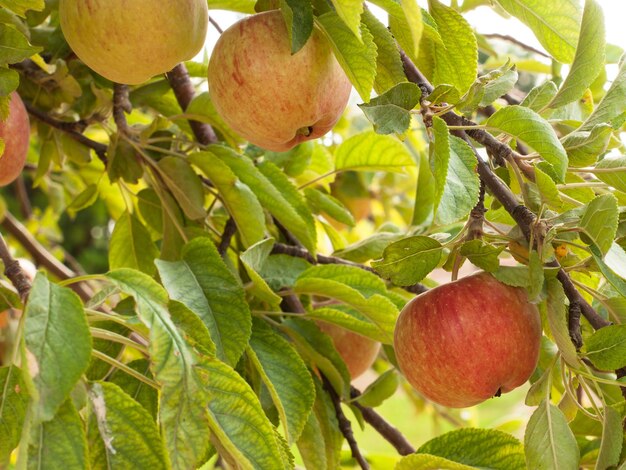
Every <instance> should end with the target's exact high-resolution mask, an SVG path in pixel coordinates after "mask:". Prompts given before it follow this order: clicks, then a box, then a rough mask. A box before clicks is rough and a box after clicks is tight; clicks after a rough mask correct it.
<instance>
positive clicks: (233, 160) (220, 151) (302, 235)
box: [208, 145, 316, 253]
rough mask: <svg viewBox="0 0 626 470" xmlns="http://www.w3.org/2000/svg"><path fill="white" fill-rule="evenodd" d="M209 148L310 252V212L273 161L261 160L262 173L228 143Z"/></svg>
mask: <svg viewBox="0 0 626 470" xmlns="http://www.w3.org/2000/svg"><path fill="white" fill-rule="evenodd" d="M208 150H209V151H210V152H211V153H213V154H215V155H217V156H218V157H219V158H220V159H221V160H222V161H223V162H224V163H226V164H227V165H228V166H229V167H230V169H231V170H232V171H233V172H234V173H235V174H236V175H237V177H238V178H239V179H240V180H241V181H242V182H243V183H244V184H246V185H247V186H248V187H249V188H250V189H252V191H253V192H254V195H255V196H256V197H257V198H258V200H259V202H260V203H261V205H263V207H265V208H266V209H267V210H268V211H269V212H270V213H271V214H272V215H273V216H274V217H276V219H277V220H278V221H279V222H280V223H281V224H283V225H284V226H285V227H286V228H287V230H289V231H290V232H291V233H293V234H294V235H295V236H296V238H298V240H300V241H301V242H302V244H303V245H304V246H305V247H306V248H307V249H308V250H309V252H311V253H315V251H316V249H315V248H316V246H315V222H314V220H313V216H312V215H311V213H310V211H309V210H308V208H306V203H305V202H304V200H303V198H302V195H301V194H300V193H299V192H298V191H297V190H296V188H295V187H294V186H293V185H292V184H291V182H290V181H289V180H288V179H287V177H286V176H284V175H283V174H282V173H281V171H280V170H279V169H278V168H277V167H276V166H275V165H273V164H271V163H268V162H266V163H264V166H263V168H264V173H262V172H261V170H260V169H259V168H257V167H256V166H255V165H254V163H253V162H252V161H251V160H249V159H247V158H242V157H241V156H240V155H238V154H237V153H235V152H234V151H232V150H231V149H228V148H227V147H223V146H220V145H211V146H209V147H208ZM270 165H271V166H270ZM270 177H271V178H270Z"/></svg>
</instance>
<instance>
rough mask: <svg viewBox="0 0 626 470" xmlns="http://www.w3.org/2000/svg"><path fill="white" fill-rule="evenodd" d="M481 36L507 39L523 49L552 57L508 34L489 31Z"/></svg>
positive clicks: (548, 57)
mask: <svg viewBox="0 0 626 470" xmlns="http://www.w3.org/2000/svg"><path fill="white" fill-rule="evenodd" d="M482 36H484V37H486V38H490V39H501V40H503V41H508V42H510V43H513V44H515V45H516V46H519V47H521V48H522V49H525V50H527V51H529V52H532V53H534V54H537V55H540V56H541V57H545V58H547V59H552V57H551V56H550V55H548V54H546V53H545V52H543V51H540V50H539V49H535V48H534V47H532V46H529V45H528V44H526V43H523V42H522V41H520V40H518V39H515V38H514V37H513V36H509V35H508V34H498V33H489V34H483V35H482Z"/></svg>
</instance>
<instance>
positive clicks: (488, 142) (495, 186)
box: [400, 51, 610, 329]
mask: <svg viewBox="0 0 626 470" xmlns="http://www.w3.org/2000/svg"><path fill="white" fill-rule="evenodd" d="M400 55H401V58H402V63H403V66H404V71H405V73H406V76H407V78H408V79H409V81H411V82H414V83H416V84H417V85H418V86H419V87H420V89H421V90H422V92H423V93H422V99H426V98H427V96H428V94H429V93H431V92H432V90H433V86H432V85H431V84H430V83H429V82H428V80H427V79H426V78H425V77H424V75H423V74H422V73H421V72H420V71H419V69H418V68H417V67H416V66H415V64H413V62H411V59H409V58H408V57H407V55H406V54H405V53H404V52H402V51H400ZM441 117H442V118H443V119H444V120H445V121H446V123H447V124H449V125H454V126H459V125H460V126H475V125H476V123H474V122H472V121H470V120H469V119H465V118H463V117H461V116H459V115H457V114H455V113H453V112H448V113H446V114H444V115H442V116H441ZM453 132H454V134H455V135H457V136H459V137H461V138H462V139H464V140H465V141H468V137H467V136H468V135H469V136H470V137H471V138H472V139H474V140H475V141H477V142H479V143H481V144H483V145H484V146H485V148H486V149H487V152H488V153H489V155H490V156H492V157H493V158H494V159H495V160H496V162H498V160H509V159H510V158H515V152H514V151H513V150H512V149H511V148H510V147H509V146H508V145H506V144H504V143H502V142H500V141H499V140H497V139H496V138H495V137H493V136H492V135H491V134H489V133H488V132H487V131H485V130H482V129H469V130H466V131H453ZM473 150H474V154H475V155H476V159H477V161H478V166H477V170H478V174H479V176H480V179H481V180H482V181H483V182H484V183H485V185H486V187H487V188H489V190H490V191H491V193H492V194H493V195H494V197H495V198H496V199H497V200H498V201H500V203H501V204H502V205H503V207H504V208H505V210H506V211H507V212H508V213H509V214H510V215H511V216H512V217H513V219H514V220H515V222H516V223H517V225H518V226H519V227H520V229H521V230H522V232H523V233H524V236H525V238H526V240H528V241H529V242H530V240H531V239H532V240H533V241H534V243H535V245H537V243H538V242H539V243H541V238H542V237H541V235H542V234H541V233H539V234H538V233H537V232H536V230H537V229H538V228H539V229H540V230H539V232H542V231H543V230H545V227H543V226H542V224H541V223H540V221H539V222H538V221H537V217H536V216H535V214H533V213H532V212H531V211H530V210H529V209H528V208H527V207H526V206H524V205H523V204H520V203H519V201H518V200H517V197H516V196H515V194H513V192H511V190H510V189H509V187H508V186H506V184H504V182H502V180H500V178H498V177H497V176H496V174H495V173H494V172H493V171H492V169H491V167H490V166H489V164H488V163H487V162H485V161H484V160H483V159H482V158H481V157H480V155H478V153H477V152H476V150H475V149H473ZM537 235H540V236H537ZM547 266H548V267H556V268H559V271H558V274H557V278H558V279H559V281H560V282H561V284H562V285H563V289H564V291H565V295H566V296H567V298H568V299H569V301H570V304H572V303H578V304H579V305H580V308H581V311H582V314H583V315H584V316H585V318H586V319H587V320H588V321H589V323H590V324H591V325H592V326H593V327H594V328H595V329H599V328H602V327H604V326H607V325H610V322H608V321H607V320H605V319H604V318H602V317H601V316H600V315H598V313H597V312H596V311H595V310H594V309H593V307H592V306H591V305H589V303H588V302H587V301H586V300H585V299H584V298H583V296H582V295H581V294H580V292H578V290H577V289H576V287H575V286H574V284H573V282H572V280H571V279H570V277H569V275H568V274H567V273H566V272H565V271H564V270H563V269H561V266H560V264H559V262H558V261H556V260H554V261H551V262H550V263H548V264H547Z"/></svg>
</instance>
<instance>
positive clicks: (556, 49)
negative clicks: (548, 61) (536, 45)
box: [498, 0, 581, 64]
mask: <svg viewBox="0 0 626 470" xmlns="http://www.w3.org/2000/svg"><path fill="white" fill-rule="evenodd" d="M498 3H499V4H500V5H501V6H502V7H503V8H504V9H505V10H506V11H507V12H509V13H510V14H511V15H513V16H515V17H516V18H517V19H519V20H520V21H521V22H522V23H524V24H525V25H526V26H528V27H529V28H530V29H532V31H533V33H535V36H536V37H537V39H538V40H539V42H540V43H541V45H542V46H543V47H545V48H546V50H547V51H548V52H549V53H550V55H552V56H553V57H554V58H555V59H556V60H558V61H559V62H563V63H566V64H569V63H571V62H572V60H574V55H575V53H576V43H577V41H578V34H579V31H580V18H581V8H580V4H579V2H578V1H576V0H559V1H553V2H544V1H542V0H498Z"/></svg>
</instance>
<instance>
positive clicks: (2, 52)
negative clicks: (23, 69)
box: [0, 23, 42, 64]
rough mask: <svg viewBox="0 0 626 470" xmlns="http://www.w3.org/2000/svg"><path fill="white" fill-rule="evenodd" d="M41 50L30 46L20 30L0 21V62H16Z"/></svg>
mask: <svg viewBox="0 0 626 470" xmlns="http://www.w3.org/2000/svg"><path fill="white" fill-rule="evenodd" d="M41 50H42V49H41V47H33V46H31V45H30V44H29V43H28V39H26V36H24V34H23V33H22V32H20V31H18V30H17V29H14V28H13V27H11V26H9V25H6V24H3V23H0V64H16V63H18V62H21V61H23V60H24V59H28V58H29V57H31V56H33V55H35V54H37V53H38V52H40V51H41Z"/></svg>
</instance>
